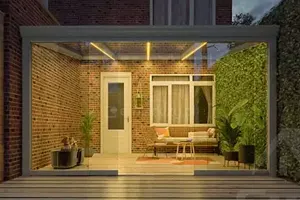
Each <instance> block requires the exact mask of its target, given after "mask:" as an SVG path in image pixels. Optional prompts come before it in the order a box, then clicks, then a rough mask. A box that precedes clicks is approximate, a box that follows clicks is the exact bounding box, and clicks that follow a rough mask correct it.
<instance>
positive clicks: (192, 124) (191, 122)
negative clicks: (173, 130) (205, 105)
mask: <svg viewBox="0 0 300 200" xmlns="http://www.w3.org/2000/svg"><path fill="white" fill-rule="evenodd" d="M154 76H163V77H166V76H186V77H187V76H189V80H188V81H153V80H152V79H153V77H154ZM194 76H212V77H213V81H193V77H194ZM172 85H189V89H190V104H189V105H190V108H189V109H190V116H189V124H172ZM154 86H168V123H153V87H154ZM195 86H212V123H211V124H195V122H194V87H195ZM215 105H216V77H215V75H214V74H150V126H151V127H164V126H168V127H214V126H215V125H216V122H215V117H216V107H215Z"/></svg>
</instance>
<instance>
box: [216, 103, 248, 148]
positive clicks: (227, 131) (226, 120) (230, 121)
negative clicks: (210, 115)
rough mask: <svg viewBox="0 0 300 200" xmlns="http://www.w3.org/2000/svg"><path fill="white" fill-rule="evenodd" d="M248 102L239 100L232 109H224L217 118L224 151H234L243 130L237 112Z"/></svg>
mask: <svg viewBox="0 0 300 200" xmlns="http://www.w3.org/2000/svg"><path fill="white" fill-rule="evenodd" d="M247 102H248V101H247V100H244V101H241V102H239V103H238V104H237V105H235V106H234V107H233V108H232V109H231V110H230V111H224V110H223V115H221V116H219V117H217V118H216V120H217V129H218V132H219V134H220V137H221V141H222V144H223V145H222V146H223V148H222V150H223V151H234V149H235V145H236V144H237V143H238V140H239V137H240V136H241V132H242V131H241V125H240V124H239V123H237V120H235V117H236V115H235V114H236V112H237V110H238V109H240V108H242V107H243V106H244V105H246V103H247ZM225 110H226V109H225Z"/></svg>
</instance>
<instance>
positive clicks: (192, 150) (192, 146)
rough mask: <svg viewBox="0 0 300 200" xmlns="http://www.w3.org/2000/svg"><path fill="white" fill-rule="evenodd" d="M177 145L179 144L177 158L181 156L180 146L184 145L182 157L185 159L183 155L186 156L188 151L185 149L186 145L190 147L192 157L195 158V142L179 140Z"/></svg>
mask: <svg viewBox="0 0 300 200" xmlns="http://www.w3.org/2000/svg"><path fill="white" fill-rule="evenodd" d="M176 145H177V150H176V159H178V158H179V156H178V154H179V149H180V147H182V156H181V157H180V158H181V159H183V157H185V158H186V151H185V150H186V147H188V148H190V154H191V158H193V159H195V147H194V143H193V142H178V143H176Z"/></svg>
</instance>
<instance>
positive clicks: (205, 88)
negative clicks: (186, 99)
mask: <svg viewBox="0 0 300 200" xmlns="http://www.w3.org/2000/svg"><path fill="white" fill-rule="evenodd" d="M201 89H202V91H203V94H204V96H205V99H206V101H207V104H208V111H207V123H212V87H210V86H202V87H201Z"/></svg>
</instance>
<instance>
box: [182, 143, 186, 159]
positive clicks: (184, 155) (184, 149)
mask: <svg viewBox="0 0 300 200" xmlns="http://www.w3.org/2000/svg"><path fill="white" fill-rule="evenodd" d="M182 153H183V155H184V157H185V158H186V153H185V145H183V151H182ZM183 155H182V159H183Z"/></svg>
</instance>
